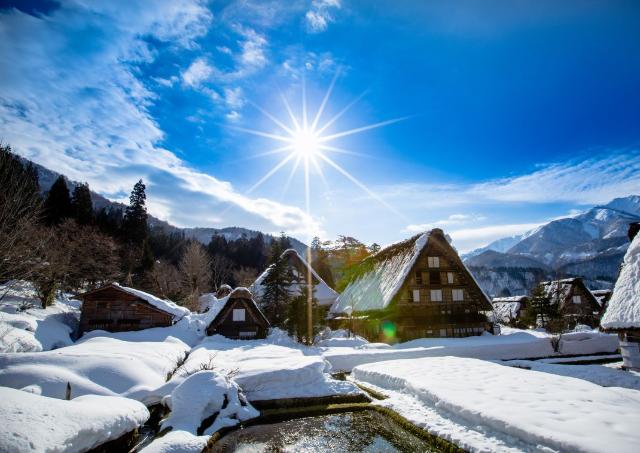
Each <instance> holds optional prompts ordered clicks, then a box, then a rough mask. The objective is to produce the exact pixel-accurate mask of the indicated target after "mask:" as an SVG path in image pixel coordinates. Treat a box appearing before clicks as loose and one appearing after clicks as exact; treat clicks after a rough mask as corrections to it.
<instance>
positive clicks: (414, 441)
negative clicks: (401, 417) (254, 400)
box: [214, 411, 437, 453]
mask: <svg viewBox="0 0 640 453" xmlns="http://www.w3.org/2000/svg"><path fill="white" fill-rule="evenodd" d="M214 451H221V452H372V453H373V452H376V453H377V452H434V451H437V450H436V449H434V447H432V446H431V445H430V444H429V443H428V442H426V441H424V440H422V439H420V438H419V437H416V436H415V435H413V434H412V433H411V432H409V431H407V430H405V429H404V428H402V427H401V426H399V425H398V424H397V423H395V422H394V421H393V420H391V419H389V418H388V417H386V416H384V415H382V414H379V413H377V412H374V411H361V412H347V413H343V414H334V415H323V416H320V417H306V418H298V419H294V420H288V421H285V422H280V423H274V424H265V425H256V426H250V427H247V428H244V429H239V430H237V431H233V432H231V433H229V434H227V435H226V436H224V437H223V438H222V439H220V441H218V442H217V443H216V446H215V449H214Z"/></svg>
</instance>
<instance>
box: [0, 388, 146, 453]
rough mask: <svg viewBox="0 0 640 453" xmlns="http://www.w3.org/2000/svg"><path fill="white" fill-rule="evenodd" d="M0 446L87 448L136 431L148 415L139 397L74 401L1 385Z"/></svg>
mask: <svg viewBox="0 0 640 453" xmlns="http://www.w3.org/2000/svg"><path fill="white" fill-rule="evenodd" d="M0 400H2V405H0V419H1V420H2V429H0V450H2V451H15V452H18V451H19V452H27V451H34V452H42V451H60V452H62V451H65V452H66V451H68V452H76V451H86V450H90V449H92V448H95V447H97V446H99V445H102V444H103V443H105V442H108V441H110V440H114V439H118V438H119V437H121V436H123V435H124V434H126V433H128V432H130V431H133V430H134V429H136V428H137V427H139V426H140V425H142V424H143V423H144V422H146V421H147V419H148V418H149V411H148V410H147V408H146V407H145V406H144V405H143V404H141V403H139V402H138V401H134V400H130V399H126V398H119V397H109V396H97V395H86V396H80V397H78V398H75V399H73V400H71V401H65V400H58V399H54V398H47V397H45V396H40V395H34V394H31V393H26V392H22V391H20V390H14V389H10V388H6V387H0Z"/></svg>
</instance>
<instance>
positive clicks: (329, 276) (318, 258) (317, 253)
mask: <svg viewBox="0 0 640 453" xmlns="http://www.w3.org/2000/svg"><path fill="white" fill-rule="evenodd" d="M311 256H312V257H313V263H312V267H313V268H314V269H315V271H316V272H317V273H318V275H319V276H320V277H321V278H322V280H324V282H325V283H326V284H327V285H329V286H330V287H332V288H333V285H334V280H333V273H332V272H331V266H330V265H329V254H328V253H327V251H326V250H325V249H324V248H323V247H322V242H321V241H320V238H319V237H317V236H316V237H314V238H313V240H312V241H311Z"/></svg>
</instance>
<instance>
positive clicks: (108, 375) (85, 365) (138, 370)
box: [0, 337, 189, 404]
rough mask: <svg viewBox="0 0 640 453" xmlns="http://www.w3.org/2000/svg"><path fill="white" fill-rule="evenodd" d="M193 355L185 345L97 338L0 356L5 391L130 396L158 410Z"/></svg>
mask: <svg viewBox="0 0 640 453" xmlns="http://www.w3.org/2000/svg"><path fill="white" fill-rule="evenodd" d="M188 350H189V347H188V346H187V345H186V344H185V343H183V342H182V341H180V340H177V339H175V338H168V339H167V340H166V341H164V342H128V341H121V340H116V339H114V338H107V337H96V338H91V339H88V340H86V341H83V342H82V343H79V344H76V345H73V346H68V347H66V348H61V349H56V350H55V351H46V352H38V353H23V354H0V385H2V386H6V387H13V388H16V389H21V388H25V387H28V388H29V390H30V391H33V392H36V393H40V394H42V395H44V396H49V397H53V398H60V399H63V398H65V394H66V387H67V383H70V385H71V394H72V396H74V397H75V396H79V395H87V394H95V395H107V396H125V397H128V398H133V399H136V400H138V401H142V402H143V403H145V404H152V403H156V402H158V401H160V399H161V398H162V397H163V396H165V394H166V393H164V391H163V389H162V386H163V385H164V384H165V381H166V378H167V375H168V374H169V373H170V372H172V371H173V370H174V368H175V367H176V364H177V362H178V361H180V360H181V359H182V358H183V357H184V356H185V354H186V352H187V351H188Z"/></svg>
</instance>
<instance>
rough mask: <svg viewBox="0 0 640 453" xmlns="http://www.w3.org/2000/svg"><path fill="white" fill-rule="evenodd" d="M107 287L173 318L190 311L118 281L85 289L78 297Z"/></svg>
mask: <svg viewBox="0 0 640 453" xmlns="http://www.w3.org/2000/svg"><path fill="white" fill-rule="evenodd" d="M107 288H114V289H117V290H119V291H122V292H125V293H127V294H129V295H131V296H134V297H137V298H139V299H142V300H143V301H145V302H147V303H148V304H149V305H151V306H153V307H155V308H157V309H158V310H161V311H164V312H165V313H169V314H170V315H173V317H174V319H176V320H177V319H180V318H182V317H183V316H186V315H188V314H190V313H191V311H189V309H188V308H186V307H181V306H180V305H178V304H176V303H175V302H171V301H170V300H163V299H160V298H158V297H156V296H154V295H153V294H149V293H146V292H144V291H141V290H139V289H134V288H128V287H126V286H121V285H119V284H118V283H115V282H114V283H110V284H108V285H105V286H101V287H100V288H97V289H94V290H92V291H87V292H86V293H84V294H80V295H78V297H79V298H84V297H86V296H88V295H90V294H95V293H97V292H100V291H104V290H105V289H107Z"/></svg>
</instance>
